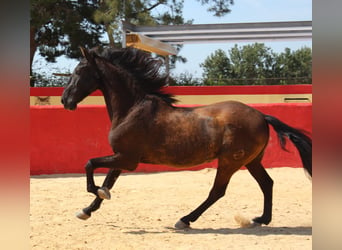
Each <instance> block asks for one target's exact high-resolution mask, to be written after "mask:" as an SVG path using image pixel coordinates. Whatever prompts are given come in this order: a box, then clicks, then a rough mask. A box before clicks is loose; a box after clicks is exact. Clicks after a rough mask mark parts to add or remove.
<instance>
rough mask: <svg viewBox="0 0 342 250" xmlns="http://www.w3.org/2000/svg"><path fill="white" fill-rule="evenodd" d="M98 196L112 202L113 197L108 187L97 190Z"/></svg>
mask: <svg viewBox="0 0 342 250" xmlns="http://www.w3.org/2000/svg"><path fill="white" fill-rule="evenodd" d="M97 195H98V196H99V197H100V198H101V199H103V200H110V198H111V195H110V192H109V189H108V188H106V187H101V188H99V189H98V190H97Z"/></svg>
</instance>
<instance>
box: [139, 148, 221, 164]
mask: <svg viewBox="0 0 342 250" xmlns="http://www.w3.org/2000/svg"><path fill="white" fill-rule="evenodd" d="M215 158H217V154H216V152H215V151H213V150H210V149H208V148H207V149H203V148H202V149H196V148H193V150H185V149H184V148H182V147H175V148H173V149H172V150H171V149H169V150H163V149H162V148H159V149H157V150H156V151H154V152H150V153H149V154H147V155H146V156H144V157H143V158H142V162H143V163H151V164H163V165H169V166H174V167H191V166H195V165H199V164H202V163H206V162H210V161H212V160H214V159H215Z"/></svg>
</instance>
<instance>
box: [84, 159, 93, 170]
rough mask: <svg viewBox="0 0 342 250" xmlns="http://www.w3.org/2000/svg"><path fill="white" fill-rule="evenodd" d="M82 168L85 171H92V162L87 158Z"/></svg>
mask: <svg viewBox="0 0 342 250" xmlns="http://www.w3.org/2000/svg"><path fill="white" fill-rule="evenodd" d="M84 168H85V170H86V171H92V170H93V164H92V162H91V160H88V162H87V163H86V164H85V166H84Z"/></svg>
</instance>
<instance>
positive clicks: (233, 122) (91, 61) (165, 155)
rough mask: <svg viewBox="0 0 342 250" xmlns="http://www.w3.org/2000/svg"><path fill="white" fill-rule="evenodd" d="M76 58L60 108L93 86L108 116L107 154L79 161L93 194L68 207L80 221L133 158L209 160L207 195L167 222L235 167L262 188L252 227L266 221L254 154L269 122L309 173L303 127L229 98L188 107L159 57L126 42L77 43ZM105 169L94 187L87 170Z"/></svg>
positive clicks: (263, 175)
mask: <svg viewBox="0 0 342 250" xmlns="http://www.w3.org/2000/svg"><path fill="white" fill-rule="evenodd" d="M80 49H81V52H82V55H83V57H82V59H81V60H80V62H79V64H78V65H77V66H76V67H75V69H74V71H73V73H72V75H71V77H70V79H69V81H68V83H67V85H66V86H65V87H64V90H63V94H62V97H61V102H62V104H63V105H64V108H65V109H67V110H75V109H76V108H77V104H78V103H79V102H80V101H82V100H83V99H84V98H85V97H87V96H88V95H90V94H91V93H92V92H94V91H95V90H100V91H101V92H102V93H103V96H104V100H105V103H106V108H107V111H108V115H109V118H110V121H111V127H110V131H109V134H108V140H109V144H110V146H111V148H112V150H113V154H112V155H108V156H104V157H98V158H93V159H89V160H88V162H87V163H86V164H85V172H86V181H87V191H88V192H90V193H93V194H94V195H95V196H96V197H95V199H94V200H93V202H92V203H91V204H90V205H89V206H88V207H85V208H84V209H82V210H81V211H80V212H78V213H77V214H76V216H77V217H78V218H79V219H82V220H86V219H88V218H89V217H90V216H91V213H92V212H94V211H96V210H97V209H99V208H100V205H101V203H102V201H103V200H104V199H107V200H109V199H110V198H111V195H110V189H111V188H112V187H113V185H114V183H115V182H116V180H117V178H118V177H119V175H120V174H121V172H122V171H124V170H125V171H134V170H135V169H136V168H137V166H138V164H139V163H149V164H164V165H169V166H173V167H176V168H186V167H190V166H194V165H198V164H201V163H205V162H210V161H213V160H214V159H217V162H218V165H217V170H216V176H215V180H214V184H213V186H212V188H211V190H210V192H209V195H208V197H207V198H206V199H205V200H204V202H203V203H201V204H200V205H199V206H198V207H197V208H196V209H194V210H193V211H192V212H191V213H189V214H188V215H186V216H184V217H182V218H180V220H178V222H177V223H176V224H175V227H176V228H177V229H186V228H189V227H190V223H193V222H195V221H196V220H197V219H198V218H199V217H200V216H201V215H202V214H203V213H204V212H205V211H206V210H207V209H208V208H209V207H210V206H211V205H213V204H214V203H215V202H216V201H217V200H219V199H220V198H222V197H223V196H224V195H225V192H226V188H227V186H228V183H229V181H230V179H231V177H232V175H233V174H234V173H235V172H236V171H238V170H239V169H240V168H241V167H242V166H245V167H246V168H247V169H248V171H249V173H250V174H251V175H252V176H253V177H254V179H255V180H256V181H257V183H258V185H259V187H260V189H261V191H262V192H263V198H264V204H263V213H262V215H261V216H258V217H255V218H253V219H252V220H250V222H251V225H252V226H261V225H262V224H265V225H268V224H269V223H270V222H271V219H272V190H273V180H272V178H271V177H270V176H269V175H268V173H267V172H266V170H265V168H264V166H263V164H262V158H263V155H264V152H265V149H266V147H267V143H268V140H269V127H270V126H269V125H271V126H272V127H273V128H274V130H275V131H276V133H277V136H278V139H279V143H280V146H281V147H282V149H283V150H286V148H285V144H286V141H287V140H288V139H289V140H290V141H291V142H292V143H293V144H294V145H295V147H296V148H297V150H298V152H299V155H300V157H301V160H302V164H303V167H304V169H305V170H306V172H307V173H309V175H310V176H312V140H311V137H310V135H309V134H308V133H307V132H306V131H303V130H300V129H297V128H293V127H291V126H289V125H287V124H285V123H284V122H282V121H280V120H279V119H277V118H275V117H273V116H271V115H267V114H263V113H261V112H260V111H258V110H256V109H254V108H252V107H250V106H248V105H246V104H243V103H241V102H237V101H224V102H219V103H214V104H210V105H202V106H196V107H181V106H176V105H175V103H176V102H177V99H176V98H175V96H173V95H171V94H169V93H167V92H166V91H165V89H166V88H165V85H166V82H167V78H168V74H166V73H165V71H163V68H162V65H163V61H162V60H161V59H157V58H154V57H152V56H151V55H150V54H149V53H147V52H144V51H141V50H138V49H135V48H131V47H127V48H122V49H114V48H108V47H103V48H91V49H86V48H82V47H80ZM98 168H107V169H108V173H107V175H106V177H105V179H104V181H103V184H102V186H101V187H100V186H96V185H95V181H94V171H95V170H96V169H98Z"/></svg>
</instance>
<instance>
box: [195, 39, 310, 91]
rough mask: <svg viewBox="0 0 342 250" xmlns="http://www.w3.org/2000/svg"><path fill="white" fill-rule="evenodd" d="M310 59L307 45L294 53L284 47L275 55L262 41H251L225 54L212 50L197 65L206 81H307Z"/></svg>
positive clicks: (272, 82) (281, 82)
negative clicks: (212, 51) (283, 49)
mask: <svg viewBox="0 0 342 250" xmlns="http://www.w3.org/2000/svg"><path fill="white" fill-rule="evenodd" d="M311 58H312V55H311V49H310V48H302V49H299V50H297V51H294V52H291V50H290V49H288V48H286V49H285V52H283V53H281V54H277V53H274V52H273V51H272V50H271V48H268V47H266V46H265V45H264V44H262V43H254V44H251V45H245V46H243V47H238V46H237V45H235V46H234V47H233V48H232V49H230V50H229V51H228V55H226V54H225V52H224V51H222V50H218V51H215V52H214V53H213V54H211V55H210V56H209V57H208V58H207V59H206V60H205V61H204V63H202V64H201V65H200V66H201V67H202V68H203V71H204V73H203V77H204V82H205V83H206V84H228V85H233V84H245V85H246V84H253V85H256V84H290V83H311V60H312V59H311ZM294 78H295V81H296V82H293V81H294ZM215 79H220V80H219V82H215Z"/></svg>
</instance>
